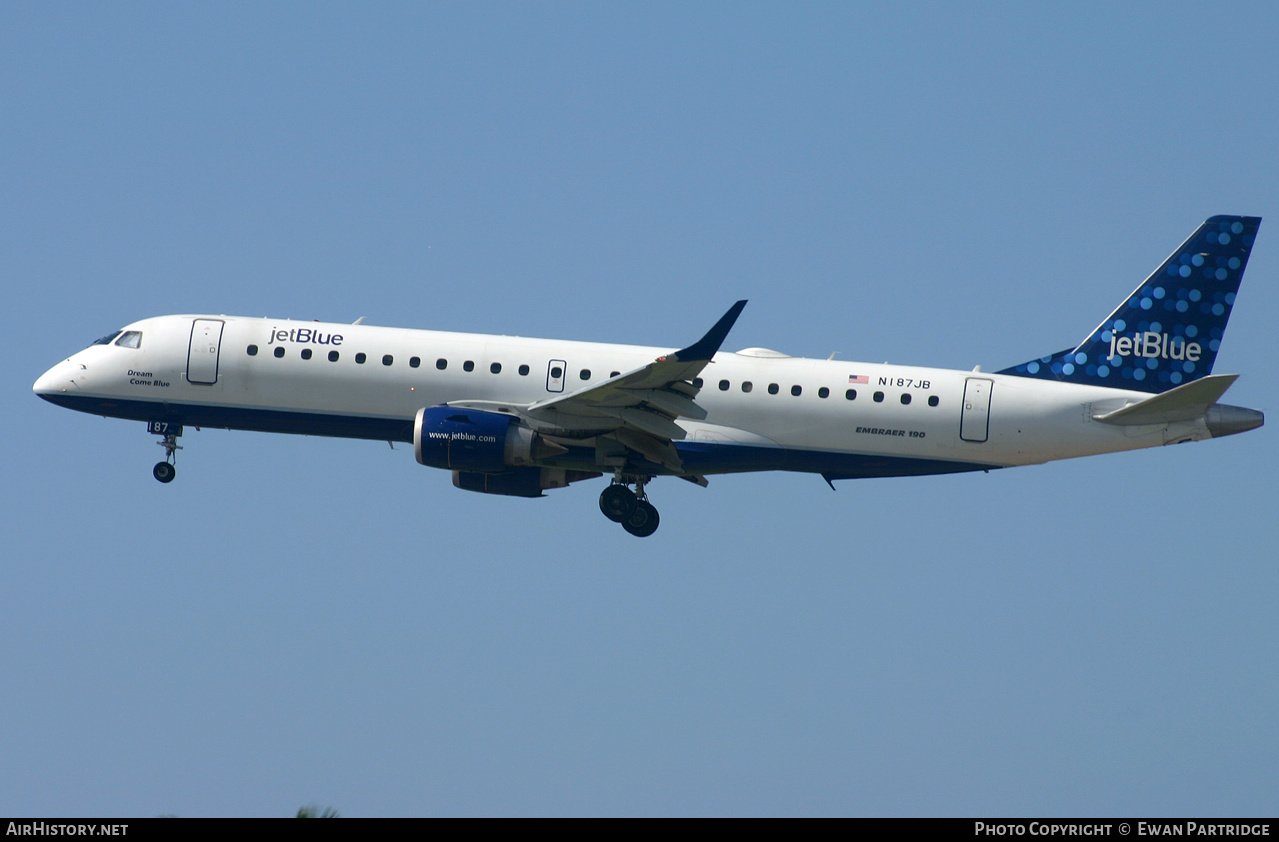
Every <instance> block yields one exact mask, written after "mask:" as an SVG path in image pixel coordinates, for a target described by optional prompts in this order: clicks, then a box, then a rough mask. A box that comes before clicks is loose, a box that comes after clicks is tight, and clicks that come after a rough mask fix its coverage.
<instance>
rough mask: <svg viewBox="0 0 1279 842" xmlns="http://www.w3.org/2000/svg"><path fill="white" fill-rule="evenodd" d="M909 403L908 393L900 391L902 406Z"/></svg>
mask: <svg viewBox="0 0 1279 842" xmlns="http://www.w3.org/2000/svg"><path fill="white" fill-rule="evenodd" d="M909 403H910V395H909V394H907V393H906V392H902V406H906V405H907V404H909Z"/></svg>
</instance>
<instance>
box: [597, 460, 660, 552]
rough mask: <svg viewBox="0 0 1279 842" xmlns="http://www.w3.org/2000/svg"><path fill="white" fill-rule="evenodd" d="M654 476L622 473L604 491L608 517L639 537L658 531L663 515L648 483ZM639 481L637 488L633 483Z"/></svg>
mask: <svg viewBox="0 0 1279 842" xmlns="http://www.w3.org/2000/svg"><path fill="white" fill-rule="evenodd" d="M650 479H652V477H645V476H634V477H632V476H626V475H622V474H618V476H617V478H616V479H614V480H613V483H612V484H611V485H609V487H608V488H605V489H604V491H603V492H601V493H600V511H601V512H603V513H604V517H606V518H608V519H609V520H611V521H613V522H614V523H620V524H621V525H622V528H623V529H625V530H626V531H627V532H629V533H631V534H632V535H634V536H635V537H637V538H647V537H648V536H649V535H652V534H653V533H654V532H656V531H657V526H658V524H659V523H660V522H661V518H660V517H659V516H658V514H657V509H656V507H654V506H653V504H652V503H650V502H648V495H647V494H645V493H644V486H645V484H647V483H648V481H649V480H650ZM632 482H633V483H635V490H634V491H631V490H630V488H629V485H630V484H631V483H632Z"/></svg>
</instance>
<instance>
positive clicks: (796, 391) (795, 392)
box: [790, 386, 804, 397]
mask: <svg viewBox="0 0 1279 842" xmlns="http://www.w3.org/2000/svg"><path fill="white" fill-rule="evenodd" d="M803 391H804V390H803V388H802V387H800V386H791V387H790V393H791V394H792V395H794V396H795V397H799V396H800V393H802V392H803Z"/></svg>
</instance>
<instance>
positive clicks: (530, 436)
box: [413, 406, 568, 474]
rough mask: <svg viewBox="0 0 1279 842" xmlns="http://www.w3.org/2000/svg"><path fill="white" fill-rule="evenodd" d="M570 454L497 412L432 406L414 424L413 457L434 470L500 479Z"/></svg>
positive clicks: (515, 420) (421, 411) (516, 420)
mask: <svg viewBox="0 0 1279 842" xmlns="http://www.w3.org/2000/svg"><path fill="white" fill-rule="evenodd" d="M567 452H568V448H565V447H561V446H559V445H558V444H554V443H552V442H548V441H546V440H545V439H543V438H542V437H541V436H540V435H538V434H537V433H535V432H533V431H532V430H530V429H529V428H528V427H525V426H524V425H523V424H521V423H519V420H518V419H516V418H512V417H511V416H509V415H501V414H499V413H496V412H484V411H483V410H477V409H455V408H453V407H449V406H428V407H425V408H423V409H419V410H418V411H417V417H416V418H415V419H414V420H413V455H414V456H416V457H417V461H418V462H420V463H421V464H423V465H428V466H430V467H432V468H447V469H451V470H456V471H467V472H472V473H481V474H500V473H504V472H505V471H507V470H509V469H510V468H519V467H526V466H530V465H532V464H534V462H535V461H536V460H538V459H546V458H549V457H551V456H557V455H559V454H561V453H567Z"/></svg>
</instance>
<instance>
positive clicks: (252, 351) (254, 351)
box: [244, 345, 258, 357]
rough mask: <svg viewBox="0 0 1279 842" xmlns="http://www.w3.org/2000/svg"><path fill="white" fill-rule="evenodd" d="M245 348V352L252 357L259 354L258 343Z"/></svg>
mask: <svg viewBox="0 0 1279 842" xmlns="http://www.w3.org/2000/svg"><path fill="white" fill-rule="evenodd" d="M244 350H245V353H247V354H248V355H249V356H250V357H256V356H257V355H258V346H257V345H250V346H249V347H248V348H245V349H244Z"/></svg>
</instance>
